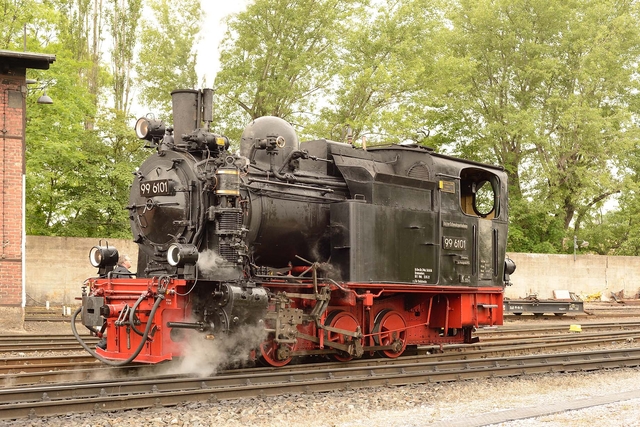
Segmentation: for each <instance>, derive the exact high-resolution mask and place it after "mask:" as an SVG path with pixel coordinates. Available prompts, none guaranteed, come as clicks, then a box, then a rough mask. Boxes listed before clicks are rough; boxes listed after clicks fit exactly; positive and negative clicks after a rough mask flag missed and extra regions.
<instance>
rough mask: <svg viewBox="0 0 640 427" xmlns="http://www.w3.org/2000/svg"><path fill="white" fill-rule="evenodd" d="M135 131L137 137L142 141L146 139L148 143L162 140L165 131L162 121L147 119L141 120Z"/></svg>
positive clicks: (142, 118) (137, 123)
mask: <svg viewBox="0 0 640 427" xmlns="http://www.w3.org/2000/svg"><path fill="white" fill-rule="evenodd" d="M135 129H136V136H137V137H138V138H140V139H146V140H147V141H151V140H154V139H160V138H162V137H163V136H164V131H165V127H164V123H163V122H162V120H156V119H153V118H147V117H141V118H139V119H138V121H137V122H136V127H135Z"/></svg>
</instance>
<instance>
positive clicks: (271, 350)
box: [260, 337, 296, 368]
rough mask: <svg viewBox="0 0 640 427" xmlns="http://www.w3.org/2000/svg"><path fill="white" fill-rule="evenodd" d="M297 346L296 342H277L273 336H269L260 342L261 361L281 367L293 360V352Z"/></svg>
mask: <svg viewBox="0 0 640 427" xmlns="http://www.w3.org/2000/svg"><path fill="white" fill-rule="evenodd" d="M295 348H296V344H295V343H294V344H291V343H280V344H278V343H276V342H275V341H274V340H273V337H269V338H267V339H266V340H264V341H263V342H262V343H261V344H260V356H261V361H262V362H263V363H264V364H266V365H268V366H274V367H276V368H280V367H282V366H284V365H286V364H287V363H289V362H291V359H292V358H293V357H292V356H291V352H292V351H294V350H295Z"/></svg>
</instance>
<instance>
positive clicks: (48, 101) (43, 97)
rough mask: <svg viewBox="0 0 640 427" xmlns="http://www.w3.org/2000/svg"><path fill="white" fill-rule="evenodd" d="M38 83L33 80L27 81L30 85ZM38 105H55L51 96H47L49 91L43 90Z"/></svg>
mask: <svg viewBox="0 0 640 427" xmlns="http://www.w3.org/2000/svg"><path fill="white" fill-rule="evenodd" d="M36 83H38V81H37V80H33V79H27V84H28V85H33V84H36ZM37 103H38V104H53V99H51V97H50V96H49V95H47V90H46V89H44V88H43V90H42V95H40V98H38V101H37Z"/></svg>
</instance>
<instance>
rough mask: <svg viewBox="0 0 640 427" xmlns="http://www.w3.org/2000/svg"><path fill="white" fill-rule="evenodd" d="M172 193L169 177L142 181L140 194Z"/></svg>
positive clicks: (146, 195) (159, 194) (144, 195)
mask: <svg viewBox="0 0 640 427" xmlns="http://www.w3.org/2000/svg"><path fill="white" fill-rule="evenodd" d="M170 194H172V192H171V186H170V185H169V180H168V179H158V180H157V181H142V182H141V183H140V195H141V196H142V197H153V196H168V195H170Z"/></svg>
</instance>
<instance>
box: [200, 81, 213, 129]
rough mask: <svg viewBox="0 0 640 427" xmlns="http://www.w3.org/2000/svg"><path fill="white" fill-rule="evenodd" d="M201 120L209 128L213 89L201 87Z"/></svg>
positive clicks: (211, 118) (211, 116) (211, 117)
mask: <svg viewBox="0 0 640 427" xmlns="http://www.w3.org/2000/svg"><path fill="white" fill-rule="evenodd" d="M202 121H203V122H205V124H206V125H205V128H206V129H207V130H209V124H210V123H211V122H212V121H213V89H202Z"/></svg>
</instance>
